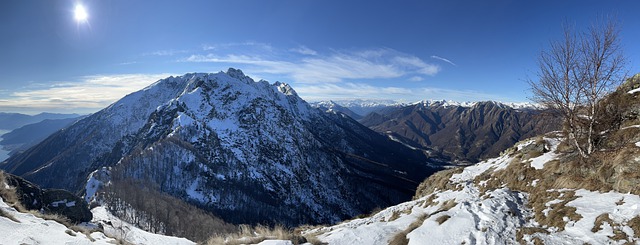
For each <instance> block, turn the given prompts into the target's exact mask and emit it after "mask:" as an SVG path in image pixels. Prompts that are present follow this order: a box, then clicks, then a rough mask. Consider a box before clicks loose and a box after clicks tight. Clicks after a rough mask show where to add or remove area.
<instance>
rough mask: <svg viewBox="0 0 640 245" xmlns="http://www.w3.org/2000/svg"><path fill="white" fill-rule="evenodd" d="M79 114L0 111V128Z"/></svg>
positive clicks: (9, 128)
mask: <svg viewBox="0 0 640 245" xmlns="http://www.w3.org/2000/svg"><path fill="white" fill-rule="evenodd" d="M79 116H80V115H79V114H57V113H40V114H37V115H26V114H20V113H6V112H0V130H14V129H17V128H19V127H22V126H24V125H27V124H33V123H37V122H40V121H42V120H46V119H66V118H76V117H79Z"/></svg>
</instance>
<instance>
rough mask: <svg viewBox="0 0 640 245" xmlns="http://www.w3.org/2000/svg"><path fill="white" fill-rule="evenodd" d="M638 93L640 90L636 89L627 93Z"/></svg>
mask: <svg viewBox="0 0 640 245" xmlns="http://www.w3.org/2000/svg"><path fill="white" fill-rule="evenodd" d="M637 92H640V88H636V89H632V90H629V92H627V93H628V94H635V93H637Z"/></svg>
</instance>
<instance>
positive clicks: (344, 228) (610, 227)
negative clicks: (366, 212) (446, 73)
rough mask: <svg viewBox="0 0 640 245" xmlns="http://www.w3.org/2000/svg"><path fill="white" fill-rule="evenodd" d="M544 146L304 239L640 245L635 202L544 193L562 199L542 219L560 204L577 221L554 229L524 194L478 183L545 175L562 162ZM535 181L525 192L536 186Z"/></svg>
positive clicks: (551, 144)
mask: <svg viewBox="0 0 640 245" xmlns="http://www.w3.org/2000/svg"><path fill="white" fill-rule="evenodd" d="M544 141H545V142H546V143H545V144H546V146H545V147H547V148H546V149H550V150H551V151H548V152H546V153H544V154H542V155H540V156H538V157H534V158H532V159H529V160H523V161H517V160H516V161H514V159H515V157H516V156H517V154H510V155H507V154H505V155H503V156H501V157H498V158H494V159H489V160H487V161H484V162H480V163H478V164H476V165H473V166H469V167H467V168H465V169H464V170H462V171H460V172H459V173H455V174H452V175H451V177H450V178H449V183H452V185H451V187H448V188H446V189H443V190H436V191H434V192H433V193H432V194H429V195H426V196H424V197H421V198H419V199H416V200H413V201H410V202H405V203H402V204H399V205H396V206H392V207H389V208H387V209H385V210H383V211H380V212H379V213H377V214H374V215H372V216H370V217H367V218H363V219H355V220H351V221H347V222H344V223H341V224H338V225H334V226H331V227H321V228H315V229H311V230H308V231H306V232H305V233H306V234H314V235H317V237H318V238H319V239H320V240H322V241H324V242H327V243H328V244H389V243H390V242H392V241H395V242H397V241H399V240H404V241H405V242H407V243H408V244H426V243H428V244H518V243H525V244H534V243H536V242H543V243H544V244H625V243H634V244H638V243H639V242H640V240H639V239H638V237H639V236H640V234H634V229H633V228H632V227H633V226H634V225H636V226H637V225H638V224H640V222H639V221H640V209H639V207H640V196H637V195H633V194H623V193H618V192H614V191H611V192H607V193H600V192H597V191H589V190H584V189H577V190H574V189H560V190H546V191H547V192H549V193H553V192H555V193H559V197H558V199H556V200H551V201H548V202H546V203H545V206H546V207H547V210H545V212H544V213H545V216H546V215H548V213H549V211H550V210H551V206H554V205H556V204H558V203H561V202H563V201H565V202H566V203H565V204H564V205H565V207H569V208H575V213H576V214H577V216H578V217H579V218H575V216H573V217H574V218H570V217H566V216H565V217H562V216H559V219H562V220H563V221H564V222H566V223H564V226H562V225H561V226H560V227H554V226H547V225H541V224H539V223H537V222H536V219H535V218H534V216H535V215H536V214H535V212H534V210H532V209H531V207H529V206H528V205H527V204H528V203H529V196H530V194H529V193H526V192H517V191H513V190H511V189H509V188H508V187H506V186H505V185H503V186H498V187H495V188H493V189H492V188H487V182H486V181H478V179H477V177H478V176H481V175H483V174H485V175H486V174H492V173H495V172H496V171H499V170H502V169H505V168H507V167H508V166H509V165H510V164H522V165H523V166H524V167H525V168H529V167H530V168H534V169H536V170H539V169H543V168H544V167H545V163H547V162H550V161H552V160H555V159H557V158H558V157H559V155H558V154H556V153H554V150H555V149H556V147H557V145H558V144H559V140H558V139H553V138H544ZM530 144H534V142H533V141H527V142H524V143H522V144H520V145H517V146H516V147H515V149H516V151H520V150H522V149H523V148H525V147H526V146H527V145H530ZM538 181H539V180H538V179H536V180H532V181H530V182H529V183H528V184H527V185H529V186H534V187H535V186H536V182H538ZM571 197H572V198H571ZM563 199H564V200H563ZM554 207H555V206H554ZM567 216H570V215H567ZM603 217H604V218H603ZM636 229H637V227H636ZM532 231H533V232H532Z"/></svg>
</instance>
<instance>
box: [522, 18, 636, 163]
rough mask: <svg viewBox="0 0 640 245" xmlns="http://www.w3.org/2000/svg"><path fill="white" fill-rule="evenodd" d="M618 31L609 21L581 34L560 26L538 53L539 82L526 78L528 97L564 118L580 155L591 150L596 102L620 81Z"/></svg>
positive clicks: (621, 63) (596, 117)
mask: <svg viewBox="0 0 640 245" xmlns="http://www.w3.org/2000/svg"><path fill="white" fill-rule="evenodd" d="M619 33H620V31H619V29H618V26H617V24H616V22H614V21H611V20H608V21H605V22H602V23H597V24H594V25H592V26H591V27H589V28H588V30H587V31H586V32H581V33H576V31H574V29H572V28H571V27H570V26H569V25H565V27H564V32H563V34H564V35H563V38H562V39H561V40H553V41H551V44H550V48H549V50H546V51H542V52H541V53H540V56H539V58H538V68H539V71H538V74H537V76H538V80H529V81H528V83H529V85H530V86H531V90H532V92H533V98H532V99H533V100H534V101H536V102H538V103H540V104H541V105H543V106H545V107H546V108H548V109H552V110H554V111H557V112H558V113H559V114H560V115H561V116H562V117H563V118H564V121H565V127H564V128H565V130H566V132H567V136H568V140H570V141H571V142H572V143H573V145H574V146H575V147H576V149H577V151H578V152H579V153H580V155H581V156H582V157H584V158H587V157H589V155H590V154H591V153H593V151H594V145H595V140H594V138H595V137H596V136H597V135H598V134H596V132H594V126H595V125H596V124H597V123H598V118H599V115H598V114H597V113H598V111H599V110H598V106H599V101H600V100H601V99H602V98H603V97H604V96H605V95H607V94H608V93H609V92H611V91H612V90H613V89H615V87H616V86H617V85H618V84H619V83H620V82H622V81H623V79H624V71H623V69H624V65H625V57H624V56H623V54H622V49H621V47H620V40H619V38H618V37H619Z"/></svg>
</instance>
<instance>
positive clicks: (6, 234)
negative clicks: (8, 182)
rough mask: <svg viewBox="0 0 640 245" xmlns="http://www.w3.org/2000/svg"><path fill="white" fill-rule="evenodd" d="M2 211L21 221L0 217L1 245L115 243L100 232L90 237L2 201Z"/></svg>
mask: <svg viewBox="0 0 640 245" xmlns="http://www.w3.org/2000/svg"><path fill="white" fill-rule="evenodd" d="M0 199H1V198H0ZM0 209H2V210H3V212H4V213H6V214H8V215H9V216H12V217H14V218H15V219H16V220H18V221H19V222H15V221H13V220H11V219H9V218H7V217H3V216H0V231H1V235H0V244H6V245H9V244H114V242H115V240H114V239H113V238H109V237H107V236H105V235H104V234H103V233H100V232H93V233H91V234H90V237H88V236H86V235H84V234H82V233H76V232H74V231H72V230H70V229H69V228H67V227H66V226H65V225H63V224H60V223H58V222H55V221H52V220H44V219H41V218H38V217H36V216H34V215H33V214H30V213H21V212H18V211H16V210H15V209H14V208H13V207H10V206H9V205H7V204H6V203H5V202H4V200H2V201H0ZM92 240H93V241H92Z"/></svg>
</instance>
